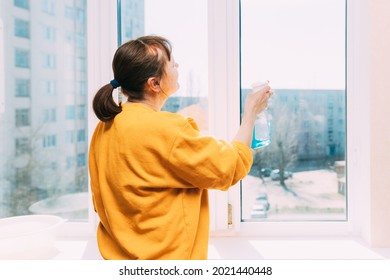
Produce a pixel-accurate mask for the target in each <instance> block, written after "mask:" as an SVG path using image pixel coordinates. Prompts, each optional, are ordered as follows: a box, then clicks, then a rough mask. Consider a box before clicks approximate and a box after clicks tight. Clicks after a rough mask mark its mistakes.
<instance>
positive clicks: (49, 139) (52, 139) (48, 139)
mask: <svg viewBox="0 0 390 280" xmlns="http://www.w3.org/2000/svg"><path fill="white" fill-rule="evenodd" d="M56 145H57V137H56V135H46V136H44V137H43V141H42V146H43V147H44V148H50V147H55V146H56Z"/></svg>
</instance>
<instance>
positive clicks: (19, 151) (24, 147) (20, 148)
mask: <svg viewBox="0 0 390 280" xmlns="http://www.w3.org/2000/svg"><path fill="white" fill-rule="evenodd" d="M30 151H31V148H30V141H29V139H28V138H27V137H21V138H16V139H15V156H18V155H23V154H28V153H29V152H30Z"/></svg>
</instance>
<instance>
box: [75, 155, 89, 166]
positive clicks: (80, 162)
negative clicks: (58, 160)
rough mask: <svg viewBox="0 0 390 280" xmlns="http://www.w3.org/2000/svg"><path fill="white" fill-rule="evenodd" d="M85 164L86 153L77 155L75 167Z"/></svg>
mask: <svg viewBox="0 0 390 280" xmlns="http://www.w3.org/2000/svg"><path fill="white" fill-rule="evenodd" d="M86 164H87V155H86V154H85V153H82V154H78V155H77V167H83V166H85V165H86Z"/></svg>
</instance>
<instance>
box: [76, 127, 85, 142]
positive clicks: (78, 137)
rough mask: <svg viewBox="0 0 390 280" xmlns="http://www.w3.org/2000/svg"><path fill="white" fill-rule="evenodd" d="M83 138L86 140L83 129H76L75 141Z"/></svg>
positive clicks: (82, 140) (81, 140) (83, 140)
mask: <svg viewBox="0 0 390 280" xmlns="http://www.w3.org/2000/svg"><path fill="white" fill-rule="evenodd" d="M85 140H86V133H85V129H79V130H78V131H77V141H78V142H85Z"/></svg>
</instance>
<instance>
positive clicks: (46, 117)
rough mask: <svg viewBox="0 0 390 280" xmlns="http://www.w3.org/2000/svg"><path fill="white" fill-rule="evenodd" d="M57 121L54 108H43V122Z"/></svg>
mask: <svg viewBox="0 0 390 280" xmlns="http://www.w3.org/2000/svg"><path fill="white" fill-rule="evenodd" d="M56 121H57V110H56V108H49V109H44V110H43V122H44V123H54V122H56Z"/></svg>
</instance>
